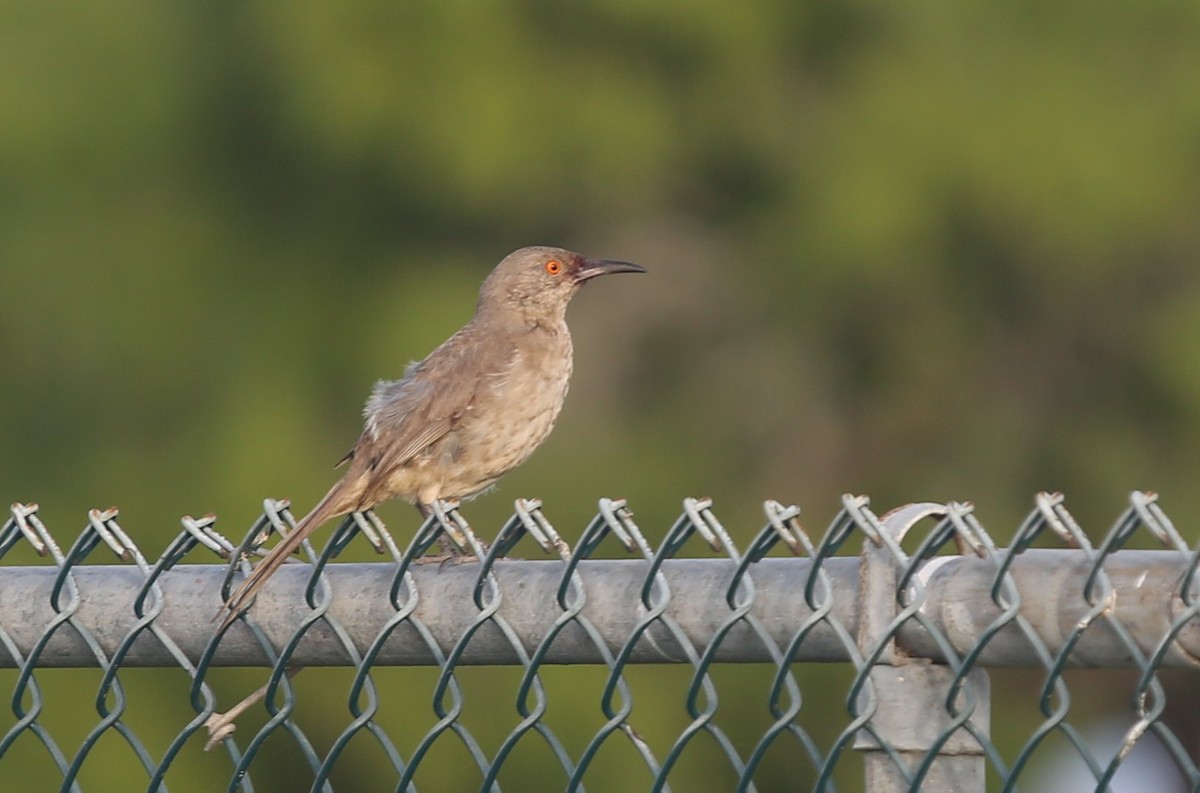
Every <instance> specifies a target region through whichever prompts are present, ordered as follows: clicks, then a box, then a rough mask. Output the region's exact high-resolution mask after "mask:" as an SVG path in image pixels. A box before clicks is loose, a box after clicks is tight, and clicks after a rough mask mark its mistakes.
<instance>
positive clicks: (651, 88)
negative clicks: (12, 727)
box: [0, 0, 1200, 790]
mask: <svg viewBox="0 0 1200 793" xmlns="http://www.w3.org/2000/svg"><path fill="white" fill-rule="evenodd" d="M1198 33H1200V10H1197V6H1196V5H1195V4H1194V3H1186V2H1180V1H1178V0H1151V2H1143V3H1137V4H1129V3H1117V2H1078V1H1077V2H1059V3H1049V4H1047V3H1042V2H1010V3H981V2H959V3H938V2H925V3H915V4H913V3H909V4H891V3H880V2H870V1H869V0H857V1H856V2H850V3H838V4H822V3H812V4H796V3H783V2H764V3H742V4H731V3H717V2H695V0H691V1H690V2H670V3H647V2H638V1H637V0H622V2H616V3H596V2H591V3H587V2H585V3H569V4H552V3H544V2H524V3H508V4H483V3H433V2H411V3H391V2H365V1H364V2H356V3H340V4H300V5H297V4H293V3H283V2H263V3H258V4H253V5H237V6H213V5H204V4H192V5H188V4H154V3H127V4H116V5H114V4H112V3H97V2H82V3H74V4H71V5H70V6H69V7H68V6H61V5H56V4H38V3H25V2H16V3H8V4H5V5H4V6H3V7H2V8H0V360H2V361H3V362H4V375H5V376H4V387H3V388H2V389H0V447H2V448H3V450H4V452H5V454H4V455H3V457H2V458H0V485H2V489H3V492H4V496H5V498H7V499H8V500H9V501H12V500H27V501H34V500H36V501H40V502H41V503H42V504H43V515H44V516H45V518H46V520H47V522H48V523H49V525H50V527H51V528H52V530H54V531H56V532H57V533H58V535H59V537H60V539H62V540H63V541H64V542H65V541H67V540H68V538H69V537H71V536H72V534H73V532H74V531H76V530H77V528H78V527H79V526H81V525H82V523H83V516H84V513H85V510H86V509H87V508H89V507H93V506H107V505H108V504H110V503H116V504H117V505H119V506H120V507H121V508H122V510H123V512H122V514H123V518H122V521H123V523H124V524H126V525H127V526H128V527H129V528H130V529H131V531H132V532H133V533H134V536H135V539H136V540H138V541H139V542H141V543H142V544H143V547H144V548H145V549H146V550H147V554H148V555H150V556H154V555H155V554H156V553H157V551H158V549H159V548H161V547H162V546H163V545H165V543H166V542H167V540H168V538H169V537H170V536H172V535H173V534H174V533H175V532H176V531H177V528H178V523H177V519H178V517H179V516H180V515H181V514H183V513H191V514H203V513H205V512H209V511H213V512H216V513H218V514H219V515H220V517H221V522H220V523H219V528H221V529H222V530H224V531H226V532H227V533H230V534H233V535H237V534H239V533H240V532H241V531H242V529H243V528H244V527H246V526H248V524H249V522H250V520H251V519H252V518H253V517H254V515H255V514H256V513H257V512H258V509H259V504H260V501H261V499H262V498H263V497H265V496H277V497H291V498H293V499H294V500H295V503H296V505H297V508H298V509H299V510H301V511H303V510H304V509H305V508H306V507H307V505H309V504H311V503H312V502H313V501H315V499H316V498H317V497H319V495H320V494H321V493H322V492H323V490H324V488H325V487H327V486H328V484H329V483H330V482H331V481H332V479H333V472H332V471H331V470H330V469H329V467H328V466H329V465H331V464H332V463H333V462H334V461H335V460H337V459H338V457H340V456H341V454H342V453H343V451H344V450H345V449H346V448H348V447H349V446H350V444H351V443H352V442H353V440H354V438H355V436H356V434H357V432H358V428H359V420H358V415H357V411H358V408H359V406H360V405H361V403H362V401H363V400H364V399H365V397H366V394H367V392H368V389H369V387H370V384H371V383H372V382H373V381H374V380H375V379H377V378H380V377H395V376H398V375H399V374H400V373H402V371H403V368H404V365H405V363H406V362H407V361H409V360H410V359H414V358H419V357H421V356H423V355H424V354H425V353H426V352H428V351H429V350H430V349H431V348H432V347H433V346H434V345H435V344H436V343H437V342H439V341H440V340H441V339H442V338H444V337H445V336H446V335H447V334H448V333H449V332H451V331H452V330H453V329H454V328H456V327H457V326H458V325H460V324H461V323H462V322H463V321H464V320H465V319H466V318H467V317H468V316H469V314H470V310H471V307H472V305H473V301H474V290H475V286H476V284H477V283H478V281H479V280H480V279H481V278H482V276H483V275H484V274H485V273H486V272H487V271H488V269H489V268H490V266H491V265H492V264H493V263H494V262H496V261H497V260H499V258H500V257H501V256H503V255H504V254H505V253H507V252H508V251H509V250H511V249H513V248H516V247H519V246H520V245H524V244H532V243H543V242H544V243H549V244H562V245H566V246H569V247H576V248H580V249H584V250H586V251H588V252H592V253H595V254H600V255H608V256H615V257H620V258H627V259H631V260H634V261H638V262H640V263H643V264H645V265H646V266H647V267H649V269H650V271H651V272H650V274H649V275H647V276H645V277H642V278H638V279H636V283H635V282H634V279H630V280H629V281H625V280H621V281H620V282H617V279H613V282H609V283H603V284H600V285H596V286H594V287H590V288H589V289H588V291H587V292H586V293H584V294H583V295H582V296H581V297H580V299H579V301H578V303H577V305H576V306H574V307H573V325H574V327H575V333H576V338H577V349H578V360H577V367H576V372H577V378H576V381H575V386H574V391H573V393H572V396H571V399H570V400H569V401H568V405H567V408H566V411H565V414H564V418H563V420H562V422H561V424H560V426H559V428H558V430H557V431H556V433H555V435H554V436H553V437H552V439H551V440H550V441H549V442H548V443H547V445H546V447H545V448H544V449H543V450H541V451H540V452H539V453H538V454H537V455H536V456H535V458H534V459H533V460H532V461H531V462H530V463H529V464H528V465H527V466H526V467H524V468H523V469H522V470H521V471H518V472H516V473H514V474H513V475H512V476H511V477H509V478H508V479H507V480H505V482H503V483H502V486H501V490H500V492H499V493H498V494H493V495H490V496H486V497H484V498H483V499H482V500H480V501H479V502H476V503H475V504H473V505H471V507H470V508H469V510H468V513H467V514H468V515H469V516H470V517H471V518H472V519H473V521H474V522H475V523H476V525H477V526H479V527H480V528H481V530H482V531H483V532H484V533H485V534H487V533H488V530H487V529H486V528H483V527H487V526H498V525H499V521H500V520H502V519H503V517H504V516H505V515H507V513H508V504H509V503H510V502H511V499H512V498H514V497H516V496H524V495H529V496H539V497H542V498H543V499H544V500H545V502H546V505H547V506H546V509H547V513H548V514H549V516H550V517H551V518H552V519H555V520H556V522H558V523H559V528H560V529H563V530H565V531H567V532H568V534H569V532H570V529H571V527H574V526H582V525H583V521H584V520H585V519H586V517H587V516H588V515H589V514H590V510H591V509H592V507H593V505H594V503H595V499H596V498H597V497H598V496H601V495H617V496H620V495H625V496H629V497H630V498H631V502H632V505H633V507H634V508H635V509H636V510H637V511H638V517H639V520H640V521H641V523H642V525H643V527H644V528H645V529H646V530H647V532H648V533H649V534H650V535H651V537H653V538H657V537H659V536H661V534H662V532H664V531H665V529H666V526H667V525H668V523H669V521H670V520H671V519H672V517H673V516H674V514H675V512H676V509H677V507H676V505H677V504H678V502H679V499H681V498H682V497H683V496H685V495H689V494H693V495H712V496H714V497H716V499H717V508H718V513H719V514H721V515H722V516H723V517H725V518H726V520H727V521H728V523H729V525H730V528H731V529H732V530H733V531H734V532H735V534H736V536H738V537H741V538H747V537H749V535H750V532H751V531H752V530H753V529H755V528H757V526H758V524H759V521H760V517H759V512H758V508H757V507H756V506H755V504H756V503H757V502H759V501H760V500H761V499H763V498H766V497H774V498H778V499H780V500H783V501H789V502H790V501H796V502H799V503H801V504H802V505H804V506H805V508H806V510H807V511H806V515H807V516H808V520H807V525H808V527H809V528H810V530H812V531H813V532H814V533H819V532H820V531H821V529H822V524H823V521H825V520H827V519H828V518H829V517H831V516H832V515H833V513H834V512H835V510H836V506H837V503H838V496H839V495H840V494H841V493H842V492H844V491H854V492H867V493H870V494H871V495H872V496H873V497H874V498H875V503H876V506H877V507H879V508H880V510H879V511H883V509H885V508H886V507H887V506H890V505H892V504H894V503H899V502H901V501H910V500H924V499H962V500H967V499H970V500H975V501H976V502H978V503H979V504H980V505H981V509H982V511H983V513H984V515H985V517H986V518H987V523H988V525H989V526H994V525H1001V524H1003V523H1004V522H1006V521H1007V522H1008V523H1010V524H1011V523H1013V522H1015V521H1016V520H1017V518H1018V516H1019V515H1021V514H1022V513H1023V512H1024V511H1025V510H1027V509H1028V508H1029V506H1030V505H1031V504H1032V495H1033V493H1034V492H1035V491H1036V490H1039V489H1049V490H1053V489H1062V490H1064V491H1065V492H1066V493H1067V496H1068V504H1069V505H1070V506H1071V508H1072V510H1073V511H1074V512H1075V513H1076V514H1077V515H1080V516H1081V517H1083V518H1085V519H1088V520H1090V524H1089V526H1088V528H1089V529H1090V530H1091V531H1093V532H1096V533H1098V532H1100V531H1102V530H1103V528H1104V527H1105V525H1106V521H1108V520H1109V519H1110V518H1111V517H1112V516H1113V515H1115V514H1116V512H1117V510H1118V509H1119V507H1120V504H1121V501H1122V499H1123V497H1124V493H1125V491H1127V490H1129V489H1132V488H1134V487H1148V488H1154V489H1157V490H1158V491H1159V492H1161V493H1162V494H1163V498H1164V503H1165V504H1166V505H1167V506H1168V507H1169V508H1170V510H1171V512H1172V513H1173V514H1188V513H1189V512H1191V513H1197V512H1200V491H1197V490H1196V489H1195V488H1194V487H1192V476H1193V470H1194V467H1195V465H1196V449H1197V448H1198V447H1200V407H1198V406H1200V364H1198V363H1197V360H1198V358H1197V355H1196V354H1195V349H1196V347H1197V345H1198V344H1200V322H1198V321H1197V319H1196V317H1198V316H1200V267H1197V259H1198V257H1200V223H1197V222H1196V218H1197V217H1200V180H1198V179H1197V174H1198V173H1200V148H1198V147H1197V145H1196V141H1197V140H1198V139H1200V50H1198V49H1197V48H1196V47H1195V46H1193V44H1194V41H1195V40H1196V36H1197V34H1198ZM384 514H385V517H386V518H387V519H388V520H389V523H390V524H391V525H392V527H393V528H394V529H395V530H396V532H397V534H399V535H401V536H405V533H406V531H407V529H408V527H409V526H410V525H413V524H414V523H415V521H414V520H413V518H412V516H410V515H409V514H408V511H407V510H406V509H399V508H393V509H391V510H390V511H385V513H384ZM85 691H86V688H83V689H81V692H85ZM176 693H179V692H178V691H177V692H176ZM83 696H84V697H86V694H84V695H83ZM591 706H592V703H591V702H590V701H589V702H588V703H587V704H586V705H585V704H584V703H581V704H580V707H581V708H584V707H591ZM666 706H671V707H674V706H676V703H667V705H664V707H666ZM729 706H730V707H733V705H732V704H730V705H729ZM830 706H831V707H838V705H837V704H836V703H831V704H830ZM723 707H724V705H723ZM680 787H681V788H682V789H687V788H688V786H687V785H683V784H681V785H680ZM760 789H763V790H769V789H773V788H771V787H770V786H769V785H767V784H764V785H763V786H762V787H760Z"/></svg>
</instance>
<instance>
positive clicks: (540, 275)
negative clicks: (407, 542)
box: [225, 247, 645, 624]
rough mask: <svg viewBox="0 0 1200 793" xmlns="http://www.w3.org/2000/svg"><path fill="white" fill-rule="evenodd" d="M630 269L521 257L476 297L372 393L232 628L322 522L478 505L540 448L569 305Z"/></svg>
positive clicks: (250, 582) (555, 390) (248, 587)
mask: <svg viewBox="0 0 1200 793" xmlns="http://www.w3.org/2000/svg"><path fill="white" fill-rule="evenodd" d="M642 272H645V268H643V267H639V266H638V265H636V264H630V263H629V262H620V261H610V260H604V259H585V258H584V257H582V256H580V255H579V254H577V253H572V252H570V251H565V250H563V249H561V248H545V247H533V248H522V249H520V250H519V251H515V252H514V253H511V254H509V255H508V256H507V257H505V259H504V261H502V262H500V264H498V265H497V266H496V269H495V270H493V271H492V273H491V275H489V276H488V277H487V280H485V281H484V282H483V286H482V287H481V288H480V290H479V302H478V304H477V305H476V307H475V316H474V317H472V319H471V321H470V322H468V323H467V324H466V326H465V327H463V328H462V329H461V330H459V331H458V332H457V333H455V334H454V335H453V336H451V337H450V338H449V339H447V340H446V341H445V342H443V343H442V345H441V346H440V347H438V348H437V349H436V350H434V351H433V352H431V353H430V354H429V357H428V358H426V359H425V360H423V361H421V362H420V363H413V364H410V365H409V367H408V370H407V371H406V372H405V373H404V377H402V378H400V379H399V380H381V381H380V382H379V383H377V384H376V385H375V390H374V391H373V392H372V394H371V398H370V399H369V400H367V406H366V408H365V409H364V410H363V415H364V416H365V418H366V427H365V428H364V429H363V433H362V435H361V436H360V437H359V439H358V443H356V444H355V445H354V448H353V449H351V450H350V453H349V454H347V455H346V456H345V457H344V458H342V460H341V462H339V463H338V465H341V464H342V463H345V462H349V463H350V469H349V470H348V471H347V472H346V475H345V476H343V477H342V478H341V480H340V481H338V483H337V484H335V485H334V486H333V487H332V488H331V489H330V491H329V492H328V493H327V494H326V495H325V497H324V498H323V499H321V501H320V502H319V503H318V504H317V506H315V507H314V508H313V510H312V512H310V513H308V514H307V515H305V516H304V518H303V519H301V521H300V522H299V523H297V524H296V528H295V530H294V531H292V532H291V533H290V534H289V535H288V536H287V537H286V538H284V539H283V540H282V541H281V542H280V543H279V544H278V545H276V546H275V547H274V548H273V549H271V552H270V553H268V554H267V555H266V557H264V558H263V560H262V561H261V562H259V563H258V565H257V566H256V567H255V568H254V570H253V572H251V573H250V575H249V576H248V577H247V578H246V580H245V581H243V582H242V584H241V586H239V587H238V588H237V590H235V591H234V593H233V594H232V595H231V596H230V598H229V601H228V602H227V603H226V604H225V606H226V608H228V609H229V613H228V614H227V615H226V618H225V623H226V624H227V623H228V622H230V621H232V619H233V618H234V617H235V616H237V614H239V613H240V612H241V611H243V610H244V609H245V607H246V606H247V605H248V604H249V602H250V600H251V598H253V597H254V595H255V593H257V592H258V591H259V590H260V589H261V588H262V586H263V584H264V583H266V581H267V579H268V578H270V576H271V574H272V573H274V572H275V571H276V570H278V569H279V566H280V565H282V564H283V562H284V560H285V559H287V558H288V556H290V555H291V554H292V553H293V552H294V551H295V550H296V549H297V548H298V547H299V546H300V543H301V541H302V540H303V539H304V538H305V537H307V536H308V535H309V534H311V533H312V531H313V529H315V528H317V527H318V526H320V525H321V524H322V523H324V522H325V521H327V520H329V519H330V518H334V517H337V516H338V515H345V514H347V513H350V512H360V511H362V510H365V509H368V508H370V507H373V506H374V505H376V504H378V503H380V502H381V501H387V500H389V499H393V498H402V499H404V500H405V501H407V502H409V503H410V504H415V505H416V507H417V508H418V509H419V510H421V514H422V515H424V516H426V517H428V516H429V514H430V512H431V511H432V504H433V503H434V502H435V501H437V500H438V499H444V500H451V501H452V500H457V499H465V498H470V497H472V496H475V495H477V494H479V493H481V492H482V491H484V490H486V489H487V488H489V487H490V486H491V485H492V484H493V483H495V481H496V480H497V479H499V478H500V477H501V476H503V475H504V474H506V473H508V472H509V471H511V470H512V469H513V468H516V467H517V466H518V465H520V464H521V463H523V462H525V460H526V459H527V458H528V457H529V455H530V454H532V453H533V450H534V449H536V448H537V447H538V446H539V445H541V443H542V441H544V440H545V439H546V436H547V435H549V434H550V430H551V429H553V428H554V421H555V419H556V418H558V411H559V410H560V409H561V408H562V404H563V398H564V397H566V395H567V383H568V381H569V379H570V377H571V335H570V333H569V332H568V331H567V323H566V312H567V303H569V302H570V301H571V298H572V297H573V296H574V294H575V293H576V292H577V291H579V287H580V286H582V285H583V284H584V282H586V281H587V280H588V279H589V278H594V277H595V276H598V275H606V274H608V273H642Z"/></svg>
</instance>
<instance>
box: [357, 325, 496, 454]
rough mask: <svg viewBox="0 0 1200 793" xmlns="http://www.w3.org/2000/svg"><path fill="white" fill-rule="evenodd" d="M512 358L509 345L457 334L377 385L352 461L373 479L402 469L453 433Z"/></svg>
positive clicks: (368, 405) (461, 333)
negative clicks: (400, 373)
mask: <svg viewBox="0 0 1200 793" xmlns="http://www.w3.org/2000/svg"><path fill="white" fill-rule="evenodd" d="M513 355H514V351H513V348H512V346H511V345H508V344H503V343H500V342H498V341H497V340H495V339H489V338H486V337H483V338H481V337H479V336H477V335H469V334H466V333H465V332H462V331H460V333H459V334H456V335H455V336H452V337H451V338H450V339H449V340H447V341H446V343H445V344H443V345H442V346H441V347H439V348H438V349H437V350H434V351H433V352H432V353H431V354H430V355H429V357H428V358H426V359H425V360H424V361H422V362H421V363H420V364H417V365H415V366H411V367H409V370H408V372H407V373H406V375H405V376H404V378H403V379H401V380H396V381H392V382H381V383H379V384H378V385H376V387H375V392H374V393H373V394H372V395H371V399H370V400H369V401H368V402H367V409H366V414H367V428H366V430H365V431H364V432H363V435H362V438H360V439H359V443H358V445H357V446H356V447H355V451H354V452H353V455H354V458H355V460H356V461H359V458H360V457H361V458H362V459H361V463H360V464H363V465H364V466H365V467H367V468H369V469H372V473H373V474H374V475H376V476H378V475H380V474H385V473H389V472H391V471H394V470H396V469H397V468H399V467H400V466H402V465H404V464H405V463H407V462H408V461H409V460H411V459H412V458H413V457H414V456H415V455H417V454H419V453H420V452H421V451H422V450H424V449H425V448H427V447H428V446H429V445H430V444H432V443H435V442H437V441H438V440H439V439H440V438H442V437H444V436H445V435H446V434H447V433H449V432H450V431H451V430H453V429H454V426H455V424H457V423H458V421H459V419H461V418H462V417H463V415H464V414H466V412H467V411H468V410H470V409H471V406H472V404H473V403H474V402H475V400H476V399H477V397H478V395H479V393H480V391H481V390H482V389H484V388H488V387H490V385H491V383H492V380H493V378H494V377H495V375H496V373H497V372H502V371H504V370H506V369H507V368H508V367H509V366H510V365H511V361H512V358H513ZM364 447H365V448H364Z"/></svg>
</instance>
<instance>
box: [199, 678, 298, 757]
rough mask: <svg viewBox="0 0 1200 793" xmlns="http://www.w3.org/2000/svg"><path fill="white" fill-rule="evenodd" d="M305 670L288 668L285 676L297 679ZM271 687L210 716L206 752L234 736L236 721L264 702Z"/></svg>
mask: <svg viewBox="0 0 1200 793" xmlns="http://www.w3.org/2000/svg"><path fill="white" fill-rule="evenodd" d="M303 668H304V667H302V666H293V667H288V669H287V672H285V674H286V675H287V676H288V679H289V680H290V679H292V678H293V677H295V676H296V673H297V672H299V671H300V670H301V669H303ZM270 686H271V684H270V683H266V684H264V685H263V686H262V687H261V688H259V689H258V690H257V691H255V692H254V693H252V694H251V695H250V696H248V697H246V698H245V699H243V700H242V701H241V702H239V703H238V704H236V705H234V706H233V707H232V708H230V709H229V710H227V711H225V712H224V713H213V714H212V715H211V716H209V717H208V719H207V720H205V722H204V726H205V728H207V729H208V741H207V742H206V743H205V744H204V751H206V752H211V751H212V750H213V748H214V747H216V745H217V744H219V743H220V742H221V741H223V740H225V739H226V738H228V737H229V736H230V735H232V734H233V732H234V730H236V729H237V725H236V724H234V723H233V722H234V720H235V719H237V717H238V716H241V715H242V714H243V713H245V712H246V711H247V710H248V709H249V708H250V707H251V706H252V705H255V704H257V703H258V702H259V701H260V700H262V698H263V697H265V696H266V695H267V689H268V688H270Z"/></svg>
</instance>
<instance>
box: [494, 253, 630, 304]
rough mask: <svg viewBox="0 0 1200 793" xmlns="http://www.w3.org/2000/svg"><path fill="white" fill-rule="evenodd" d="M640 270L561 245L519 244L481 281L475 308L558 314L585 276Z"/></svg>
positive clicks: (588, 278) (587, 278) (586, 277)
mask: <svg viewBox="0 0 1200 793" xmlns="http://www.w3.org/2000/svg"><path fill="white" fill-rule="evenodd" d="M644 272H646V268H644V267H641V266H639V265H636V264H633V263H631V262H622V261H615V260H612V259H588V258H587V257H584V256H580V255H579V254H578V253H572V252H571V251H568V250H563V249H562V248H549V247H544V246H534V247H530V248H521V249H520V250H517V251H513V252H512V253H510V254H509V255H508V256H506V257H504V260H503V261H502V262H500V264H498V265H496V269H494V270H492V273H491V275H489V276H488V277H487V280H486V281H484V282H483V287H482V288H481V289H480V291H479V310H480V311H488V310H493V309H501V310H507V311H514V310H515V311H518V312H520V313H522V314H524V315H526V316H529V315H533V316H538V315H550V316H561V315H562V313H563V312H565V310H566V307H567V303H569V302H570V300H571V297H572V296H573V295H574V294H575V293H576V292H577V291H579V287H580V286H582V285H583V284H584V283H586V282H587V281H588V280H590V279H592V278H595V277H596V276H598V275H608V274H610V273H644Z"/></svg>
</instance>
